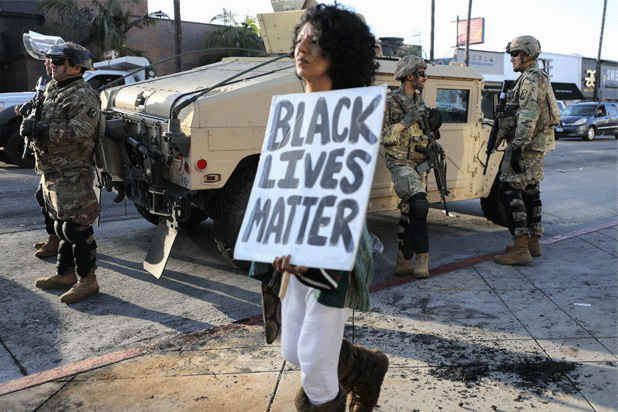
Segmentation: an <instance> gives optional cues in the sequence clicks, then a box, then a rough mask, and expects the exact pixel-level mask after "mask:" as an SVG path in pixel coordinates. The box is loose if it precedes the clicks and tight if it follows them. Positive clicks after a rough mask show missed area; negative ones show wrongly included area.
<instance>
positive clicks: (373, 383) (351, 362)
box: [337, 339, 388, 412]
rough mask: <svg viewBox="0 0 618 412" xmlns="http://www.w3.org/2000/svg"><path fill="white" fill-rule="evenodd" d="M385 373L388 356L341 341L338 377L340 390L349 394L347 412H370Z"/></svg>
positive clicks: (345, 340)
mask: <svg viewBox="0 0 618 412" xmlns="http://www.w3.org/2000/svg"><path fill="white" fill-rule="evenodd" d="M387 370H388V357H387V356H386V355H385V354H383V353H382V352H380V351H379V350H377V349H373V350H369V349H367V348H365V347H363V346H360V345H352V343H351V342H350V341H349V340H347V339H344V340H343V342H342V344H341V351H340V353H339V364H338V365H337V375H338V376H339V383H340V384H341V386H342V387H343V389H344V390H345V391H346V392H352V393H351V402H350V412H371V411H373V408H374V407H375V406H376V404H377V403H378V398H379V396H380V387H381V386H382V382H383V381H384V375H386V371H387Z"/></svg>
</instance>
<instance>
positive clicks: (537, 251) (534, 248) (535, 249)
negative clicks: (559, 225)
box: [528, 235, 542, 257]
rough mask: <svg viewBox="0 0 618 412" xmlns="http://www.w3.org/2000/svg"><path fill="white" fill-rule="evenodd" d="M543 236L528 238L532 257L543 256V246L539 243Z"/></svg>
mask: <svg viewBox="0 0 618 412" xmlns="http://www.w3.org/2000/svg"><path fill="white" fill-rule="evenodd" d="M540 237H541V236H537V235H530V237H529V238H528V250H529V251H530V255H532V256H534V257H539V256H541V255H542V253H541V244H540V243H539V238H540Z"/></svg>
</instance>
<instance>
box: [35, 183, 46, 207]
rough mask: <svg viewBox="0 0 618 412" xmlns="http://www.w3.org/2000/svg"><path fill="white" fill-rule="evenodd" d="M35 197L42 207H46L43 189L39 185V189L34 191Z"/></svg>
mask: <svg viewBox="0 0 618 412" xmlns="http://www.w3.org/2000/svg"><path fill="white" fill-rule="evenodd" d="M34 198H35V199H36V202H37V203H38V204H39V206H41V208H42V209H44V208H45V199H44V198H43V189H41V187H40V186H39V189H38V190H37V191H36V192H34Z"/></svg>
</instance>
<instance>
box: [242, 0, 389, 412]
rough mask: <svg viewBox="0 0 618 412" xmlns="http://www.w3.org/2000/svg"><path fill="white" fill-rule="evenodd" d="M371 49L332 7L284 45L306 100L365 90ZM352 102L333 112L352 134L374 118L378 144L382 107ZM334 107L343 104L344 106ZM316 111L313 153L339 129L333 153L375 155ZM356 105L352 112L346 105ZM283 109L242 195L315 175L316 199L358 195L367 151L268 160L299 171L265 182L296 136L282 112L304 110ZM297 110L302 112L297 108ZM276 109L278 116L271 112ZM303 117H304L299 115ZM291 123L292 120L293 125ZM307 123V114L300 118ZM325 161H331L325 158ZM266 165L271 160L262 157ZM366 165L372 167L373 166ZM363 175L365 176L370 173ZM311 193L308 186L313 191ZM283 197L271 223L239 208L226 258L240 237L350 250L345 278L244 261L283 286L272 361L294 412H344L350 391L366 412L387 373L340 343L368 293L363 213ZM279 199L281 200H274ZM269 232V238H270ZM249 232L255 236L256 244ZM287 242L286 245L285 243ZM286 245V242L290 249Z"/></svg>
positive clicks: (377, 359) (384, 363) (315, 14)
mask: <svg viewBox="0 0 618 412" xmlns="http://www.w3.org/2000/svg"><path fill="white" fill-rule="evenodd" d="M374 46H375V38H374V37H373V35H372V34H371V33H370V31H369V28H368V27H367V26H366V25H365V23H364V22H363V21H362V20H361V19H360V18H359V17H357V16H356V15H355V14H353V13H351V12H349V11H347V10H344V9H342V8H340V6H337V5H335V6H325V5H322V4H320V5H317V6H315V7H312V8H310V9H308V10H307V11H306V12H305V13H304V14H303V16H302V18H301V22H300V24H299V25H298V26H297V27H296V30H295V37H294V41H293V52H294V59H295V63H296V73H297V75H298V76H299V77H300V78H301V79H302V80H303V81H304V82H305V91H306V93H317V92H326V91H331V90H339V89H347V88H358V87H363V86H369V85H370V84H371V83H372V82H373V79H374V75H375V70H376V67H375V63H374V60H373V59H374V57H375V49H374ZM383 93H384V92H383ZM309 100H310V99H309ZM309 100H307V101H309ZM361 100H362V99H361ZM361 100H356V99H354V103H352V101H348V102H347V104H346V103H342V105H341V107H340V108H339V109H340V111H342V110H343V109H344V108H346V109H349V111H350V112H354V110H355V108H357V106H358V110H357V111H356V117H354V116H353V117H352V118H354V119H355V121H354V122H353V123H354V127H355V128H358V127H359V124H360V123H362V122H360V121H358V119H359V118H363V113H366V114H367V116H370V115H371V114H373V113H375V116H378V117H379V120H378V124H377V125H376V126H377V127H376V134H377V135H379V130H380V123H381V117H382V114H383V111H382V108H383V105H384V99H383V97H378V98H376V99H374V100H372V104H369V105H368V106H366V108H365V109H364V110H362V111H361V110H360V108H361V107H365V105H363V103H362V102H361ZM380 100H381V104H380V105H378V104H377V103H378V102H380ZM337 101H344V102H345V100H337ZM320 102H321V100H319V99H318V101H317V102H314V103H315V104H314V105H313V107H314V109H312V111H313V113H318V115H314V116H313V117H312V119H314V120H313V121H311V125H310V126H309V130H310V131H309V132H307V133H313V134H312V135H311V136H314V135H315V134H316V133H317V132H315V129H316V128H317V129H320V128H321V130H322V132H321V135H320V139H321V141H322V142H323V143H322V144H324V145H326V143H327V141H329V140H328V139H327V138H326V137H327V135H328V137H329V138H330V137H331V135H330V134H329V132H328V130H332V131H333V134H332V140H337V139H339V137H341V136H342V135H343V132H342V133H341V134H339V135H337V136H335V134H337V133H338V132H337V131H338V130H339V131H341V130H344V131H346V133H348V134H347V137H346V139H348V140H346V141H345V143H343V140H341V141H340V145H341V144H342V143H343V145H344V146H345V145H352V144H354V139H356V141H357V142H358V141H359V140H360V141H363V140H364V142H363V143H366V144H367V145H369V146H372V147H375V149H376V150H375V151H374V152H373V153H377V148H378V145H379V136H376V135H374V134H372V133H370V132H369V131H368V130H365V131H358V130H356V132H354V133H355V135H354V136H355V137H354V138H353V137H352V136H351V135H352V134H353V131H352V130H350V129H351V128H352V126H351V125H348V126H347V129H345V128H344V127H343V126H342V125H341V122H339V124H338V123H337V122H338V121H339V120H340V119H341V118H343V116H337V115H336V113H339V112H337V110H336V109H335V114H333V115H332V116H330V115H329V111H328V110H327V108H326V105H327V100H326V99H324V101H323V102H322V103H320ZM357 102H358V104H356V103H357ZM280 103H281V102H280ZM288 103H289V104H288ZM288 103H285V104H284V103H281V104H280V106H276V107H274V112H275V117H276V118H275V121H274V122H275V126H274V127H273V128H272V129H271V130H272V131H271V135H270V137H269V132H268V130H267V137H266V143H265V148H264V150H266V151H267V152H268V151H269V148H270V152H269V154H267V155H266V156H265V155H264V154H265V153H264V152H263V154H262V159H261V165H260V167H259V168H258V176H257V177H256V183H255V184H254V189H253V190H252V196H253V191H255V190H256V188H257V189H260V188H269V187H272V188H275V189H277V188H278V189H281V188H283V189H285V188H288V187H293V188H294V187H296V186H297V185H299V178H300V179H302V181H303V182H305V183H304V184H303V186H304V187H307V181H308V180H312V182H315V181H316V180H317V179H318V176H320V177H321V178H320V180H319V184H320V185H322V187H324V189H322V190H323V191H326V190H334V188H335V187H338V188H340V189H341V191H342V192H343V193H347V194H348V196H349V195H350V194H352V193H355V190H356V189H357V186H358V185H357V184H356V183H355V182H356V180H357V179H356V178H354V177H352V176H353V175H354V176H359V175H360V176H362V173H361V172H362V168H361V167H360V165H362V163H367V164H370V163H371V165H372V166H373V167H374V166H375V162H370V160H371V157H372V156H371V155H370V154H369V152H366V153H364V154H361V153H358V151H356V152H355V151H352V152H351V153H350V155H348V156H347V160H346V161H343V160H342V161H339V160H337V156H341V157H344V155H343V153H344V151H341V152H338V151H336V150H334V151H331V152H330V153H331V154H329V155H326V154H325V155H323V156H319V157H317V158H311V157H309V158H307V154H306V153H305V152H304V151H302V150H300V149H299V150H296V151H291V152H284V153H285V154H279V155H278V158H279V159H281V158H282V157H284V158H285V159H286V160H287V162H288V164H289V165H291V164H297V163H298V164H301V165H304V167H302V166H301V167H290V168H288V171H289V172H288V173H287V175H286V174H284V176H285V178H283V179H278V180H276V179H272V176H271V175H269V173H268V171H269V170H270V169H271V163H270V162H274V161H275V160H274V159H273V157H272V156H271V154H270V153H271V152H274V151H275V149H278V148H281V147H283V146H285V145H286V144H288V141H287V140H286V139H288V138H289V135H290V134H296V130H294V132H293V133H292V132H291V129H295V127H291V126H289V125H287V124H288V123H286V122H287V121H288V120H289V119H292V114H291V113H292V110H296V112H305V110H304V108H305V106H304V104H305V102H301V103H298V104H294V103H291V101H288ZM374 103H375V104H374ZM273 104H275V102H273ZM277 104H279V103H277ZM301 104H302V109H299V107H301ZM286 105H287V106H286ZM320 105H322V106H323V110H322V109H320V107H322V106H320ZM285 107H289V109H285ZM307 107H308V106H307ZM277 110H280V111H279V112H277ZM306 111H309V109H307V110H306ZM288 113H289V115H288ZM296 116H297V115H296V113H295V114H294V118H296ZM308 116H311V115H310V114H309V115H308ZM286 119H287V120H286ZM315 119H317V120H315ZM328 119H331V120H332V122H333V124H335V125H337V124H338V126H334V127H333V128H332V129H330V128H327V127H324V125H325V124H327V122H328ZM314 123H315V124H314ZM277 125H279V126H277ZM286 125H287V126H286ZM269 127H270V126H269ZM312 127H313V129H312ZM278 128H279V129H281V128H287V132H288V133H287V134H282V136H288V137H282V138H281V139H280V140H278V138H277V137H276V136H278V135H277V133H278V131H277V130H278ZM327 129H328V130H327ZM312 130H313V131H312ZM308 136H309V134H306V135H305V142H304V143H307V142H306V139H308ZM294 138H295V137H294V136H292V137H291V139H290V140H291V141H290V143H289V144H290V145H293V144H294V143H293V140H294ZM316 139H317V138H316ZM341 139H343V137H341ZM304 143H303V144H304ZM299 145H300V144H299ZM373 145H374V146H373ZM299 147H300V146H299ZM324 153H326V152H324ZM332 153H335V154H334V155H333V154H332ZM353 153H356V154H354V155H353ZM268 156H271V157H270V158H269V157H268ZM301 156H303V159H304V161H301ZM373 160H374V161H375V159H373ZM355 164H356V166H355ZM319 165H322V166H320V167H321V168H320V167H318V166H319ZM273 167H274V166H273ZM345 168H347V169H350V170H356V172H357V173H356V174H353V173H350V175H349V176H348V177H343V178H339V179H338V178H337V176H338V173H340V172H342V171H343V169H345ZM260 170H262V172H260ZM299 170H300V171H299ZM316 170H318V171H319V174H318V172H313V171H316ZM373 170H374V169H373V168H371V171H373ZM302 171H304V173H305V176H301V172H302ZM297 172H298V173H297ZM260 173H262V174H260ZM312 173H313V174H315V176H314V178H315V179H316V180H313V179H314V178H311V174H312ZM372 176H373V173H372V174H371V176H369V181H370V180H371V179H370V178H371V177H372ZM313 184H314V183H312V184H311V185H312V186H313ZM295 193H296V194H298V193H299V192H298V189H295ZM301 193H302V192H301ZM292 197H293V196H290V197H287V200H281V201H280V202H279V201H277V199H274V200H273V202H272V203H275V206H274V208H273V209H277V206H276V204H278V203H281V205H280V206H279V210H280V212H279V214H278V215H275V214H274V212H271V210H270V206H269V208H268V213H267V212H265V211H266V210H267V208H266V206H265V204H266V203H267V202H268V205H270V204H271V203H270V199H268V200H266V201H264V202H262V203H259V204H257V203H256V204H257V205H258V206H251V205H250V206H249V207H250V208H252V209H251V210H249V208H248V210H247V216H246V221H247V222H248V225H245V222H243V226H244V227H245V229H244V230H243V229H242V228H241V233H240V235H239V241H238V243H237V248H236V249H237V250H239V251H240V250H241V249H243V247H242V246H243V245H242V242H243V238H244V241H245V242H246V241H247V240H248V239H251V238H252V237H253V236H259V239H262V243H264V242H266V243H267V242H269V241H272V242H275V243H276V244H277V245H278V246H277V247H275V248H274V250H285V249H279V247H284V246H288V245H289V243H301V242H305V241H306V240H307V239H309V243H313V246H316V245H321V247H322V248H323V249H324V248H328V249H332V248H335V245H340V244H343V247H344V251H345V250H351V251H352V252H354V250H356V255H355V259H354V261H353V265H352V266H353V269H352V270H340V269H339V270H333V269H322V268H318V267H311V268H309V267H306V266H299V265H297V264H294V263H296V262H298V260H297V259H295V257H294V255H292V256H290V255H287V256H283V257H282V256H277V255H275V256H277V257H275V258H274V260H273V262H272V265H269V264H267V263H261V262H253V263H252V266H251V270H250V274H249V275H250V276H252V277H255V278H258V279H259V280H261V281H263V282H265V283H268V282H271V284H278V283H280V278H281V276H282V275H283V274H285V276H284V279H285V280H284V281H283V286H282V287H281V295H282V303H281V352H282V356H283V358H284V359H285V360H286V361H289V362H291V363H293V364H295V365H297V366H299V367H300V371H301V381H302V388H300V390H299V392H298V394H297V396H296V399H295V405H296V408H297V410H298V411H321V412H329V411H332V412H339V411H345V410H346V398H347V396H348V393H349V392H351V394H352V396H351V404H350V410H351V411H354V412H363V411H371V410H373V408H374V406H375V405H376V404H377V401H378V396H379V393H380V386H381V385H382V381H383V379H384V375H385V374H386V371H387V369H388V358H387V357H386V355H384V354H383V353H381V352H379V351H377V350H368V349H366V348H364V347H361V346H359V345H353V344H352V343H350V342H349V341H347V340H345V339H343V331H344V326H345V322H346V320H347V319H348V317H349V316H350V315H351V313H352V310H353V309H357V310H364V311H366V310H368V309H369V288H368V286H369V284H370V282H371V277H372V274H373V262H372V257H371V240H370V237H369V232H368V231H367V227H366V225H365V224H364V210H362V209H360V206H359V210H356V211H355V207H354V206H353V203H354V202H352V201H351V198H348V199H344V200H347V201H346V202H345V204H344V205H343V206H341V212H337V210H338V209H339V207H338V206H336V204H335V202H337V199H336V196H325V197H323V198H322V199H320V200H318V198H317V197H315V199H316V200H313V201H311V202H309V203H307V202H306V200H307V199H310V198H309V197H307V196H304V200H303V199H301V196H297V197H298V199H292ZM326 198H331V199H330V200H328V201H325V200H324V199H326ZM280 199H285V198H284V197H280ZM290 199H292V200H290ZM290 202H292V203H290ZM301 202H302V203H301ZM312 202H313V203H312ZM315 202H317V204H316V203H315ZM322 203H323V206H322V210H321V211H320V212H319V213H318V212H315V213H316V214H317V215H318V217H317V218H315V217H314V218H312V219H311V220H312V221H314V224H309V225H307V227H308V229H307V231H306V232H305V227H306V226H305V225H306V220H307V219H300V220H302V224H303V226H302V227H301V230H300V231H299V230H298V229H293V230H292V229H289V227H290V226H288V224H287V222H288V221H290V222H291V221H292V220H293V218H294V216H295V215H296V216H298V215H300V214H301V212H298V213H296V214H295V213H294V211H295V210H296V209H295V208H296V207H298V209H299V210H300V209H301V207H303V208H304V210H306V211H308V210H309V209H310V206H312V205H313V208H314V209H312V210H316V209H319V208H320V205H321V204H322ZM341 203H343V201H340V202H339V203H338V204H337V205H340V204H341ZM250 204H251V200H250ZM359 204H360V202H359ZM329 206H330V208H331V209H333V210H335V212H334V213H335V214H336V217H335V215H333V216H334V217H324V216H325V215H324V214H325V213H326V212H325V210H326V209H328V207H329ZM286 208H287V209H286ZM285 210H291V211H292V212H291V216H290V213H287V215H285V217H286V218H287V220H285V219H284V217H283V216H284V211H285ZM304 213H305V214H306V216H309V215H308V214H307V212H304ZM267 214H270V216H269V217H268V218H266V217H264V218H263V219H262V220H260V219H259V216H260V215H263V216H265V215H267ZM352 215H358V216H360V217H361V218H363V220H362V221H361V224H362V227H361V229H362V230H360V232H361V235H360V242H358V246H356V245H357V243H356V242H352V239H354V236H358V234H357V233H356V232H359V231H358V230H354V229H353V228H352V223H351V222H352V218H351V216H352ZM308 219H309V218H308ZM267 220H268V222H269V224H268V225H266V223H262V222H266V221H267ZM333 221H334V222H335V224H336V225H338V227H337V228H334V229H333V228H331V229H329V232H330V233H331V235H330V236H321V235H320V233H322V232H324V230H325V228H326V226H328V225H329V223H330V222H333ZM341 222H343V223H341ZM271 223H272V224H271ZM284 223H285V225H284ZM290 225H292V223H290ZM271 226H272V230H271V229H270V227H271ZM256 227H261V228H262V229H259V230H256V229H255V228H256ZM277 228H279V229H277ZM312 231H313V234H311V233H309V232H312ZM320 231H322V232H320ZM255 232H259V233H258V234H257V235H256V234H255ZM271 232H272V234H271ZM290 233H292V235H290ZM288 237H289V239H287V238H288ZM290 239H294V241H292V240H290ZM356 239H358V237H356ZM327 242H328V243H327ZM254 243H260V241H259V240H258V241H256V242H254ZM310 246H311V245H310ZM270 250H273V246H270ZM235 253H236V251H235ZM239 253H241V252H239ZM286 253H287V252H286ZM291 262H294V263H291ZM328 262H330V263H328ZM323 263H324V264H325V265H329V266H323V267H326V268H328V267H332V259H330V260H329V259H324V261H323ZM273 272H274V273H273ZM271 274H272V275H271ZM290 274H291V275H290ZM271 297H272V296H271ZM265 303H266V302H265ZM271 303H272V302H271ZM267 333H268V330H267ZM267 339H268V338H267ZM271 339H274V337H273V336H271Z"/></svg>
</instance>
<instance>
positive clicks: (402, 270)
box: [394, 250, 414, 278]
mask: <svg viewBox="0 0 618 412" xmlns="http://www.w3.org/2000/svg"><path fill="white" fill-rule="evenodd" d="M413 274H414V267H413V266H412V262H410V261H409V260H408V259H406V258H405V257H404V256H403V252H402V251H401V250H397V266H395V273H394V275H395V276H397V277H398V278H402V277H405V276H412V275H413Z"/></svg>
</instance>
